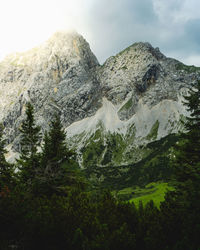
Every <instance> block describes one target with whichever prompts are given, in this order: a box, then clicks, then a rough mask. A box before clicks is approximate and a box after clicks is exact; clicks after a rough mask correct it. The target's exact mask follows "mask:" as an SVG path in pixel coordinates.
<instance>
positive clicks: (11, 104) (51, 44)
mask: <svg viewBox="0 0 200 250" xmlns="http://www.w3.org/2000/svg"><path fill="white" fill-rule="evenodd" d="M97 66H98V61H97V59H96V57H95V56H94V55H93V53H92V52H91V50H90V48H89V45H88V43H87V42H86V41H85V40H84V38H83V37H82V36H80V35H78V34H77V33H70V34H68V33H56V34H55V35H54V36H53V37H52V38H51V39H49V40H48V41H47V42H46V43H45V44H43V45H42V46H40V47H38V48H35V49H32V50H30V51H28V52H26V53H17V54H15V55H11V56H8V57H7V58H6V59H5V60H4V61H3V62H1V64H0V85H1V92H0V100H1V102H0V110H1V112H0V116H1V117H0V119H1V120H2V121H3V123H4V125H5V127H6V133H7V135H8V138H9V143H11V142H13V140H14V138H15V137H16V136H17V135H18V128H19V126H20V124H21V121H22V119H23V116H24V110H25V103H26V102H27V101H31V102H32V103H33V104H34V107H35V111H36V120H37V121H38V124H39V125H41V126H42V128H43V130H45V129H46V128H47V126H48V122H49V121H50V120H51V118H52V115H53V114H54V113H55V112H59V113H60V115H61V119H62V121H63V124H64V125H65V126H68V125H69V124H71V123H72V122H74V121H76V120H80V119H82V118H84V117H87V116H90V115H92V114H94V112H95V111H96V110H97V108H98V106H99V104H98V98H99V91H100V86H99V83H98V82H97V80H96V76H95V74H94V72H95V68H96V67H97ZM14 146H15V148H16V149H17V140H15V143H14Z"/></svg>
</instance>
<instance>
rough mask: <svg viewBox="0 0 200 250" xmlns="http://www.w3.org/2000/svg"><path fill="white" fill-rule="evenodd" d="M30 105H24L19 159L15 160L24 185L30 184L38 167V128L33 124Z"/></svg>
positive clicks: (33, 119)
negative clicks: (24, 116) (24, 112)
mask: <svg viewBox="0 0 200 250" xmlns="http://www.w3.org/2000/svg"><path fill="white" fill-rule="evenodd" d="M33 111H34V109H33V106H32V104H31V103H27V104H26V118H25V120H24V121H23V122H22V125H21V128H20V132H21V140H20V157H19V159H18V160H17V163H18V167H19V169H20V170H21V172H20V177H21V180H22V181H23V182H24V183H25V184H32V183H33V181H34V177H35V175H36V173H37V169H38V167H39V153H38V146H39V145H40V139H41V133H40V127H39V126H37V125H36V124H35V118H34V114H33Z"/></svg>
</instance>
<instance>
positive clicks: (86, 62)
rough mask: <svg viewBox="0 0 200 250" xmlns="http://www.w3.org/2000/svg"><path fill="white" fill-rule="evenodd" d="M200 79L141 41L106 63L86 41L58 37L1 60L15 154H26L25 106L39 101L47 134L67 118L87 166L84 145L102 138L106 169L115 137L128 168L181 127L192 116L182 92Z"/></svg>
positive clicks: (4, 110)
mask: <svg viewBox="0 0 200 250" xmlns="http://www.w3.org/2000/svg"><path fill="white" fill-rule="evenodd" d="M199 78H200V71H199V68H197V67H192V68H191V66H186V65H184V64H182V63H180V62H179V61H177V60H175V59H172V58H167V57H166V56H164V55H163V54H162V53H161V52H160V51H159V49H158V48H156V49H154V48H153V47H152V46H151V45H150V44H149V43H141V42H140V43H135V44H133V45H131V46H129V47H128V48H127V49H125V50H123V51H122V52H120V53H118V54H117V55H116V56H112V57H110V58H108V59H107V60H106V61H105V63H104V64H103V65H99V63H98V60H97V59H96V57H95V55H94V54H93V53H92V51H91V50H90V47H89V44H88V43H87V42H86V41H85V39H84V38H83V37H82V36H80V35H79V34H77V33H56V34H54V36H53V37H52V38H50V39H49V40H48V41H47V42H46V43H44V44H43V45H41V46H39V47H37V48H36V49H33V50H31V51H29V52H24V53H21V54H20V53H18V54H17V55H15V56H14V57H13V56H9V57H7V58H6V59H5V60H4V61H3V62H1V63H0V84H1V86H2V92H1V103H0V110H1V116H0V119H1V120H2V121H3V123H4V126H5V128H6V129H5V132H6V135H7V137H8V144H9V145H10V147H9V149H10V148H12V151H18V150H19V132H18V128H19V126H20V124H21V122H22V120H23V117H24V111H25V103H26V102H27V101H31V102H32V103H33V105H34V107H35V116H36V120H37V123H38V125H40V126H41V127H42V129H43V132H44V131H45V130H46V129H48V123H49V121H50V120H51V119H52V116H53V114H54V113H55V112H58V113H59V114H60V116H61V121H62V124H63V126H64V127H65V129H66V132H67V138H68V140H70V141H71V142H69V145H70V147H73V148H75V147H77V148H78V150H77V152H78V155H79V162H80V163H81V165H82V166H83V167H86V163H84V161H86V159H85V160H84V157H85V156H84V152H85V151H84V148H87V147H88V145H89V144H90V143H91V144H93V143H95V140H96V143H97V144H98V143H99V142H100V141H101V144H102V145H101V146H99V147H100V148H101V150H100V151H99V152H96V154H97V156H96V158H97V161H96V162H94V164H97V163H98V164H99V165H100V166H104V164H103V162H105V161H104V157H107V155H108V154H109V152H108V151H109V150H111V149H109V145H108V144H109V143H111V142H110V140H112V141H113V140H114V139H113V138H114V137H116V138H118V139H116V140H117V142H116V143H117V144H118V146H116V148H115V147H113V149H112V150H113V152H110V154H111V153H113V154H114V155H115V154H117V153H116V152H114V151H115V149H117V150H118V151H120V152H118V154H119V155H120V157H121V164H126V159H125V158H126V155H127V154H134V152H135V151H137V150H136V148H137V147H139V146H140V145H146V144H148V143H149V142H152V141H155V140H159V139H161V138H163V137H165V136H167V135H168V134H171V133H176V132H177V131H178V130H179V129H180V122H179V121H180V119H181V118H182V116H184V115H185V114H187V112H186V110H185V108H184V106H183V105H182V104H181V98H182V97H181V96H182V94H181V93H187V88H188V87H190V86H191V85H192V84H195V82H196V81H197V80H198V79H199ZM81 124H82V125H81ZM112 124H113V125H112ZM76 125H77V127H76ZM78 125H79V127H80V128H81V126H82V128H83V129H82V131H81V132H80V129H79V130H78ZM89 127H90V128H91V130H90V129H89ZM86 128H87V129H86ZM75 130H77V133H74V131H75ZM98 131H99V132H98ZM79 132H80V133H79ZM73 133H74V134H73ZM96 133H97V134H98V133H99V138H98V136H95V134H96ZM101 136H103V139H102V138H100V137H101ZM73 137H74V138H73ZM94 137H95V139H94ZM111 137H112V139H111ZM131 138H132V139H131ZM127 142H128V143H129V145H128V144H127ZM122 148H124V149H122ZM96 150H99V149H98V147H97V148H96ZM112 150H111V151H112ZM122 151H123V152H122ZM94 154H95V153H94ZM109 157H110V156H109ZM120 157H117V158H118V160H117V161H118V162H115V161H113V160H112V159H111V158H112V157H111V158H109V159H110V161H111V164H112V165H113V164H114V165H119V164H120V159H119V158H120ZM86 158H87V157H86ZM133 158H134V157H133ZM132 162H134V161H132ZM129 163H130V161H129Z"/></svg>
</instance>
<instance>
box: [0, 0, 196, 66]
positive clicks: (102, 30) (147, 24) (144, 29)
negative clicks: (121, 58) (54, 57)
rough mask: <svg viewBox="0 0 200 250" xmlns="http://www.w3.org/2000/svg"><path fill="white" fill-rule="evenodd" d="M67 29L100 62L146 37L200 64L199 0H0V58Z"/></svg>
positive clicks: (188, 61) (186, 60)
mask: <svg viewBox="0 0 200 250" xmlns="http://www.w3.org/2000/svg"><path fill="white" fill-rule="evenodd" d="M68 28H70V29H75V30H77V31H78V32H79V33H81V34H82V35H83V36H84V37H85V38H86V40H87V41H88V42H89V43H90V46H91V48H92V50H93V52H94V53H95V55H96V56H97V58H98V60H99V61H100V63H103V62H104V61H105V60H106V59H107V58H108V57H109V56H111V55H115V54H116V53H118V52H119V51H121V50H122V49H124V48H126V47H127V46H129V45H131V44H132V43H134V42H138V41H145V42H150V43H151V44H152V46H153V47H159V48H160V50H161V52H163V53H164V54H165V55H167V56H170V57H174V58H176V59H179V60H181V61H182V62H184V63H186V64H194V65H199V66H200V1H199V0H73V1H70V0H1V3H0V32H1V37H0V57H2V56H4V55H5V54H7V53H10V52H12V51H17V50H18V51H20V50H25V49H29V48H31V47H33V46H35V45H37V44H39V43H40V42H42V41H44V40H46V39H47V38H48V37H49V36H50V35H51V34H52V33H54V32H55V31H56V30H59V29H68Z"/></svg>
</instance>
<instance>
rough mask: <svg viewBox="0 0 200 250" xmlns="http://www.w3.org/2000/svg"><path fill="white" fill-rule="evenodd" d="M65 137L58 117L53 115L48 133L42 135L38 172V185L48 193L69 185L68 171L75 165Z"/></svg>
mask: <svg viewBox="0 0 200 250" xmlns="http://www.w3.org/2000/svg"><path fill="white" fill-rule="evenodd" d="M65 137H66V136H65V133H64V129H63V127H62V124H61V121H60V117H59V116H58V115H55V118H54V119H53V121H52V122H51V124H50V130H49V132H48V133H47V132H46V133H45V135H44V143H43V147H42V160H41V172H40V183H43V185H44V186H45V189H49V190H50V191H52V190H55V189H58V188H59V187H61V186H65V185H67V184H69V183H68V182H69V179H70V178H69V177H70V175H69V169H70V168H71V167H73V166H74V165H76V164H74V163H75V161H73V160H72V159H71V157H72V156H73V155H74V153H73V152H72V151H71V150H69V149H68V148H67V146H66V142H65ZM72 165H73V166H72ZM74 167H75V166H74ZM71 177H72V176H71Z"/></svg>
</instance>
